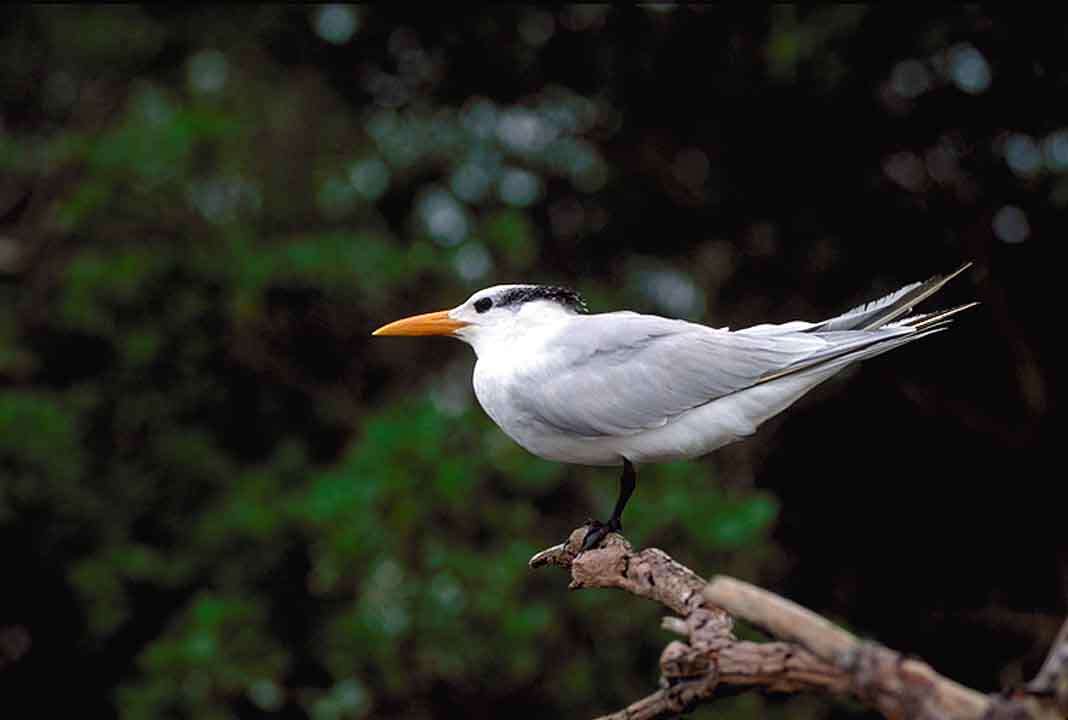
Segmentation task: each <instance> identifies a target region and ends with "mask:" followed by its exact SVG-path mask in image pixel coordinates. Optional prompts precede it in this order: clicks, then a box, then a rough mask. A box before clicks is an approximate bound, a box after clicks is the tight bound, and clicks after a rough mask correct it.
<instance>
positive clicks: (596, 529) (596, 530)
mask: <svg viewBox="0 0 1068 720" xmlns="http://www.w3.org/2000/svg"><path fill="white" fill-rule="evenodd" d="M586 524H587V525H589V527H590V529H589V530H587V531H586V537H585V538H584V539H583V541H582V552H586V551H587V550H593V549H594V548H595V547H597V546H598V545H600V544H601V542H602V541H603V540H604V539H605V538H606V537H608V533H614V532H623V523H621V522H620V521H619V518H612V519H611V520H609V521H608V522H606V523H603V522H601V521H600V520H589V521H587V522H586Z"/></svg>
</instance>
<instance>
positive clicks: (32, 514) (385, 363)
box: [0, 4, 1068, 720]
mask: <svg viewBox="0 0 1068 720" xmlns="http://www.w3.org/2000/svg"><path fill="white" fill-rule="evenodd" d="M1066 40H1068V26H1066V25H1065V23H1064V22H1063V21H1062V20H1061V19H1060V18H1059V17H1053V16H1043V15H1042V14H1041V13H1040V12H1039V11H1038V10H1036V9H1035V8H1032V7H1029V6H1024V5H1020V4H1017V5H1016V6H1014V7H1010V8H1005V7H1003V6H998V7H984V6H974V5H972V6H967V7H947V8H937V9H931V8H926V7H920V6H906V7H900V6H890V5H878V6H873V7H863V6H845V7H838V6H835V7H821V8H794V7H789V6H781V7H775V8H771V9H767V8H756V7H754V8H740V7H737V6H732V7H703V6H697V7H682V6H672V5H657V6H650V7H642V8H622V7H620V8H617V7H606V6H543V7H538V8H534V7H526V6H515V7H497V8H493V9H484V10H477V11H475V10H471V11H467V10H462V9H457V8H456V7H454V6H446V5H439V6H433V5H432V6H428V7H427V6H424V7H416V6H415V5H411V6H402V7H396V6H394V5H390V6H387V5H380V6H373V7H344V6H321V7H296V8H280V7H253V6H248V7H246V6H232V7H224V8H195V9H180V8H173V7H163V6H152V7H134V6H130V7H97V8H59V7H36V8H28V7H5V8H4V9H3V10H0V168H2V172H0V217H2V222H3V224H2V226H0V567H2V568H3V569H2V571H0V572H2V574H0V695H2V697H3V698H4V701H3V702H4V705H5V707H7V708H13V707H19V706H20V703H23V704H22V705H21V707H26V708H32V709H33V711H34V712H35V713H37V714H39V713H41V712H49V711H52V710H56V709H59V708H61V707H64V706H68V705H73V706H74V707H76V708H77V709H78V710H79V711H80V712H81V713H82V714H84V715H86V716H91V717H98V716H99V717H118V716H122V717H131V718H136V717H144V718H149V717H152V718H154V717H196V718H215V717H219V718H222V717H258V716H262V715H275V716H279V717H286V718H291V717H292V718H303V717H312V718H316V719H320V718H321V719H324V720H325V719H329V718H348V717H364V716H372V715H373V716H374V717H398V718H399V717H404V718H417V717H465V718H480V717H496V716H498V715H499V714H500V713H501V712H502V711H503V712H508V713H509V714H510V715H514V716H516V717H576V718H578V717H586V716H592V715H595V714H601V713H606V712H609V711H612V710H615V709H617V708H618V707H620V706H622V705H624V704H626V703H627V702H630V701H632V700H635V699H637V698H639V697H641V696H643V695H645V694H647V693H648V692H651V691H652V690H653V689H655V686H656V660H657V657H658V655H659V652H660V650H661V648H662V647H663V645H664V644H665V643H666V642H667V641H668V639H669V638H668V637H667V636H666V635H665V633H664V632H662V631H660V630H659V629H658V620H657V618H658V616H659V614H658V609H657V608H654V607H650V606H649V604H648V603H644V602H642V601H639V600H638V599H636V598H632V597H629V596H624V595H621V594H614V593H609V592H583V593H568V592H567V591H566V590H565V584H566V582H565V578H564V577H563V576H562V575H560V574H557V573H553V572H540V573H531V572H529V571H528V570H527V568H526V560H527V558H528V557H529V556H530V555H531V554H532V553H533V552H535V551H537V550H539V549H541V548H542V547H545V546H548V545H551V544H553V543H555V542H558V541H559V540H560V539H562V538H563V537H564V536H565V535H566V533H567V532H568V531H569V530H570V529H571V528H573V527H575V526H576V525H577V524H579V523H580V522H581V521H582V520H583V519H584V518H586V517H588V516H590V515H604V514H605V513H606V512H607V510H608V509H609V507H610V505H611V501H612V499H613V497H614V493H615V489H616V487H615V483H616V477H615V472H614V471H610V470H605V469H591V468H580V467H570V466H561V465H556V464H552V463H547V462H543V461H540V460H538V459H536V458H532V457H530V456H529V455H527V454H525V453H524V452H523V451H522V450H521V449H519V448H517V447H516V446H514V444H512V443H511V442H510V441H508V440H507V438H505V437H504V436H503V434H502V433H500V431H498V430H497V429H496V428H495V427H493V426H492V424H491V423H490V422H489V421H488V420H487V419H486V418H485V416H484V415H483V414H482V412H481V410H480V409H479V408H478V407H477V404H475V402H474V399H473V396H472V393H471V390H470V370H471V366H472V364H473V357H472V354H471V353H470V351H469V350H468V349H467V348H465V347H464V346H462V344H460V343H455V342H449V341H444V340H436V339H423V340H419V339H407V340H405V339H392V338H391V339H377V338H376V339H374V340H373V341H372V339H371V338H370V335H369V333H370V331H371V330H372V329H374V328H375V327H377V326H379V325H381V324H383V323H385V322H387V321H390V320H393V319H396V318H398V317H401V316H404V315H408V314H412V313H416V312H423V311H427V310H432V309H437V308H443V307H450V306H452V305H455V304H458V303H459V302H461V301H462V300H464V299H465V298H466V297H468V295H469V294H470V293H471V292H473V291H474V290H476V289H478V288H480V287H484V286H488V285H492V284H496V283H503V282H516V281H541V282H557V283H564V284H569V285H572V286H574V287H576V288H577V289H579V290H580V291H582V292H583V293H584V294H585V295H586V296H587V299H588V300H589V302H590V306H591V308H592V310H593V311H595V312H596V311H605V310H612V309H617V308H620V307H628V308H632V309H636V310H641V311H647V312H656V313H661V314H665V315H672V316H677V317H686V318H689V319H693V320H697V321H702V322H707V323H710V324H714V325H716V326H725V325H729V326H732V327H741V326H744V325H747V324H753V323H757V322H766V321H786V320H790V319H795V318H808V319H819V318H822V317H826V316H828V315H831V314H834V313H835V312H838V311H841V310H844V309H846V308H847V307H849V306H851V305H853V304H856V303H859V302H862V301H865V300H868V299H871V298H872V297H874V296H876V295H878V294H879V293H882V292H887V291H889V290H892V289H894V288H896V287H897V286H900V285H902V284H905V283H906V282H911V281H914V280H919V279H923V278H925V277H927V276H929V275H931V274H934V273H936V272H945V271H948V270H951V269H953V268H954V267H956V266H958V265H959V264H960V263H962V262H963V261H966V260H972V261H974V262H975V265H974V267H973V268H972V269H970V270H969V271H968V272H967V273H965V274H964V275H963V276H961V277H960V278H959V279H957V280H956V281H955V282H954V283H953V284H952V285H951V286H950V287H948V288H947V289H946V290H945V291H944V292H943V293H942V294H941V295H940V296H939V298H938V299H937V300H936V303H935V304H936V305H937V304H946V305H948V304H951V303H958V302H966V301H968V300H971V299H977V300H979V301H981V302H982V305H981V306H980V307H979V308H978V309H976V310H973V311H970V312H969V313H967V314H966V315H964V316H962V317H961V318H960V319H959V321H958V322H957V323H956V325H955V327H954V328H953V329H952V331H951V332H949V333H945V334H942V335H939V336H938V337H935V338H932V339H930V340H927V341H924V342H923V343H918V344H916V345H911V346H909V347H908V348H905V349H902V350H899V351H896V352H894V353H893V354H891V355H888V356H885V357H881V358H879V359H876V360H873V361H872V362H869V363H866V364H865V365H864V366H862V367H859V368H855V369H851V370H849V371H847V372H845V373H843V374H842V375H841V376H840V377H839V378H836V379H835V380H833V381H831V382H828V383H827V384H825V385H824V386H822V387H820V388H819V389H818V390H816V391H814V392H813V393H812V394H811V395H810V396H808V397H806V398H805V399H804V400H803V401H801V402H800V403H799V404H798V405H796V406H795V407H794V408H792V409H791V410H790V411H789V412H788V413H786V414H785V415H784V416H782V417H781V418H777V419H776V420H774V421H772V422H770V423H769V424H768V425H767V426H766V427H765V428H763V429H762V430H761V431H760V432H759V433H758V434H757V435H756V436H755V437H754V438H752V439H749V440H747V441H745V442H743V443H739V444H737V445H734V446H730V447H728V448H725V449H724V450H722V451H720V452H718V453H716V454H714V455H713V456H711V457H710V458H708V459H706V460H703V461H699V462H691V463H679V464H672V465H666V466H659V467H650V468H644V469H643V470H642V473H641V476H640V479H639V486H638V493H637V495H636V497H635V499H634V501H633V502H632V504H631V507H630V508H629V509H628V515H627V530H628V535H629V536H630V537H631V539H632V540H634V541H635V542H637V543H639V544H641V545H653V544H655V545H658V546H660V547H663V548H664V549H666V550H668V551H669V552H670V553H672V554H673V555H674V556H675V557H677V558H678V559H680V560H681V561H683V562H685V563H687V564H688V565H690V566H691V567H693V568H694V569H696V570H697V571H699V572H702V573H704V574H707V575H710V574H713V573H716V572H726V573H731V574H734V575H736V576H739V577H741V578H744V579H746V580H750V581H753V582H757V583H759V584H761V585H763V586H765V587H768V588H770V589H773V590H775V591H777V592H780V593H783V594H785V595H787V596H789V597H791V598H793V599H795V600H797V601H799V602H801V603H803V604H805V605H808V606H810V607H812V608H814V609H816V610H818V611H819V612H821V613H824V614H826V615H828V616H829V617H831V618H834V619H836V620H838V621H840V622H842V623H843V624H845V625H846V626H847V627H849V628H851V629H852V630H854V631H856V632H859V633H861V634H862V635H865V636H869V637H874V638H877V639H879V640H880V641H882V642H885V643H887V644H889V645H891V646H893V647H896V648H898V649H901V650H905V651H909V652H912V653H915V654H917V655H920V656H922V657H923V658H925V659H926V660H928V661H929V662H931V663H932V664H933V665H934V666H935V667H936V668H937V669H939V670H940V671H942V672H943V673H945V674H947V675H949V676H950V677H953V678H954V679H957V680H959V681H961V682H963V683H965V684H969V685H972V686H974V687H976V688H977V689H980V690H983V691H996V690H998V689H1000V688H1003V687H1006V686H1010V685H1012V684H1013V683H1015V682H1019V681H1021V680H1023V679H1026V678H1028V677H1030V675H1031V674H1033V673H1034V671H1035V670H1036V669H1037V667H1038V664H1039V663H1040V661H1041V658H1042V657H1043V654H1044V652H1045V649H1046V646H1047V645H1048V643H1049V642H1050V640H1051V639H1052V636H1053V634H1054V632H1055V631H1056V629H1057V627H1058V625H1059V623H1060V622H1061V620H1062V619H1063V616H1064V614H1065V612H1066V606H1065V598H1066V595H1068V533H1066V532H1065V513H1064V504H1063V499H1062V496H1063V494H1064V493H1063V488H1064V473H1063V469H1062V466H1061V464H1060V462H1059V461H1060V455H1059V450H1058V447H1059V445H1058V442H1059V441H1061V437H1060V435H1061V426H1060V421H1061V418H1062V407H1061V402H1060V398H1061V393H1060V386H1059V381H1058V378H1057V376H1056V375H1055V369H1056V368H1057V367H1058V366H1060V364H1059V363H1058V362H1057V361H1056V360H1055V359H1054V344H1055V342H1056V338H1057V337H1058V335H1059V331H1060V327H1061V324H1062V320H1061V316H1062V307H1063V300H1062V298H1061V290H1062V283H1063V281H1062V280H1061V277H1062V265H1061V264H1060V263H1059V262H1058V259H1059V257H1060V253H1058V252H1057V251H1056V248H1057V247H1059V246H1061V245H1063V237H1062V230H1061V227H1062V226H1063V223H1064V220H1065V211H1066V205H1068V54H1066V53H1065V52H1064V48H1065V42H1066ZM863 713H864V711H863V710H862V709H861V708H859V707H856V706H853V705H848V704H842V703H835V702H830V701H826V700H825V699H822V698H791V699H782V698H770V699H769V698H763V697H760V696H757V695H752V694H750V695H744V696H741V697H738V698H732V699H729V700H724V701H720V702H718V703H716V704H714V705H713V706H711V707H706V708H704V709H702V710H701V711H699V712H698V713H696V715H697V716H702V717H713V716H716V717H749V716H771V717H778V716H783V717H785V716H787V715H789V716H790V717H830V716H839V717H845V716H859V715H862V714H863Z"/></svg>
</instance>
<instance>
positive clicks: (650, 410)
mask: <svg viewBox="0 0 1068 720" xmlns="http://www.w3.org/2000/svg"><path fill="white" fill-rule="evenodd" d="M805 325H807V323H806V324H805ZM798 329H800V328H798ZM885 332H886V333H887V334H884V331H875V332H872V331H868V332H837V333H828V334H827V335H816V334H812V333H806V332H803V331H802V332H798V331H796V330H793V329H792V328H791V329H780V331H779V332H777V333H759V332H757V333H747V332H745V331H742V332H730V331H727V330H716V329H713V328H709V327H705V326H703V325H695V324H693V323H687V322H683V321H681V320H668V319H666V318H661V317H656V316H653V315H639V314H636V313H629V312H622V313H605V314H601V315H585V316H582V315H580V316H576V317H575V318H574V319H572V320H571V321H569V322H568V323H567V324H566V325H565V326H564V327H563V328H562V329H561V331H560V332H559V333H558V334H557V335H555V336H554V337H553V338H550V339H549V340H548V342H547V343H546V345H545V347H544V348H543V352H540V353H537V354H536V355H537V357H536V358H528V359H525V360H523V361H521V362H520V363H519V368H520V369H519V373H518V375H517V376H516V377H515V380H516V382H515V383H514V385H512V387H511V388H510V392H511V395H512V400H513V401H514V403H515V405H516V408H517V409H518V410H520V411H521V412H523V413H526V414H527V415H528V416H529V417H531V418H532V419H535V420H538V421H540V422H543V423H546V424H548V425H551V426H553V427H555V428H557V429H559V430H562V431H565V432H569V433H574V434H578V435H583V436H587V437H595V436H605V435H610V436H618V435H630V434H634V433H637V432H641V431H642V430H647V429H650V428H654V427H659V426H662V425H665V424H666V423H668V422H670V420H671V419H672V418H674V417H675V416H677V415H679V414H680V413H683V412H685V411H686V410H690V409H692V408H695V407H697V406H699V405H703V404H705V403H708V402H710V401H712V400H715V399H717V398H720V397H723V396H724V395H728V394H730V393H733V392H737V391H739V390H743V389H745V388H747V387H751V386H752V385H755V384H757V383H759V382H761V381H762V380H763V379H765V378H768V377H773V376H778V375H780V374H783V373H784V372H788V371H789V370H790V369H791V368H793V367H801V368H803V367H810V366H811V364H812V363H815V362H819V360H820V359H821V358H826V357H832V356H835V355H839V354H841V353H844V352H849V351H850V349H852V348H854V347H858V346H861V345H868V344H871V343H872V342H876V341H878V340H882V339H886V338H887V337H888V336H889V335H890V334H893V335H897V334H899V332H900V331H893V330H891V331H885Z"/></svg>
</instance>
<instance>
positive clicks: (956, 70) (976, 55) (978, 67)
mask: <svg viewBox="0 0 1068 720" xmlns="http://www.w3.org/2000/svg"><path fill="white" fill-rule="evenodd" d="M949 76H950V78H951V79H952V80H953V84H954V85H956V86H957V87H958V88H960V89H961V90H963V91H964V92H966V93H969V94H970V95H979V94H981V93H984V92H986V91H987V89H988V88H989V87H990V80H991V77H990V65H989V63H987V61H986V58H985V57H983V54H982V53H981V52H979V51H978V50H977V49H975V47H974V46H972V45H968V44H965V43H961V44H959V45H954V46H953V47H952V48H950V50H949Z"/></svg>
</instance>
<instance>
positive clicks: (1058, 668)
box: [530, 527, 1068, 720]
mask: <svg viewBox="0 0 1068 720" xmlns="http://www.w3.org/2000/svg"><path fill="white" fill-rule="evenodd" d="M585 534H586V528H585V527H581V528H577V529H576V530H574V531H573V532H572V533H571V536H570V537H569V538H568V540H567V542H564V543H561V544H560V545H556V546H554V547H551V548H548V549H546V550H543V551H542V552H540V553H538V554H537V555H535V556H534V557H533V558H531V560H530V566H531V567H534V568H537V567H542V566H545V565H557V566H560V567H563V568H566V569H567V570H568V571H569V572H570V574H571V584H570V586H569V587H571V588H572V589H579V588H617V589H620V590H625V591H626V592H629V593H631V594H633V595H637V596H639V597H644V598H648V599H649V600H653V601H656V602H658V603H660V604H662V605H664V606H665V607H667V608H669V609H670V610H671V611H673V612H674V613H676V614H677V615H678V616H679V617H668V618H664V620H663V623H662V624H663V627H664V628H665V629H666V630H669V631H670V632H673V633H675V634H676V635H679V636H681V637H683V638H685V642H684V641H680V640H674V641H672V642H670V643H669V644H668V645H667V647H666V648H664V652H663V653H662V654H661V656H660V673H661V689H660V690H658V691H657V692H655V693H653V694H651V695H649V696H647V697H645V698H642V699H641V700H639V701H637V702H635V703H633V704H631V705H629V706H628V707H626V708H624V709H623V710H620V711H619V712H617V713H614V714H612V715H606V716H605V717H604V718H601V720H651V719H652V718H660V717H667V716H671V715H677V714H679V713H682V712H685V711H686V710H688V709H689V708H692V707H693V706H694V705H696V704H698V703H702V702H707V701H709V700H711V699H713V698H714V697H716V696H717V695H724V694H727V693H729V692H731V693H733V692H738V691H740V690H746V689H755V690H760V691H763V692H777V693H795V692H805V691H809V692H811V691H815V692H823V693H827V694H831V695H850V696H853V697H855V698H857V699H858V700H860V701H861V702H863V703H865V704H867V705H869V706H870V707H873V708H875V709H877V710H879V711H880V712H881V713H882V714H883V715H885V716H886V717H888V718H920V719H923V720H928V719H929V720H943V719H945V720H948V719H949V718H955V719H957V718H959V719H960V720H999V719H1002V718H1004V719H1005V720H1008V718H1012V719H1013V720H1059V719H1060V718H1062V717H1064V715H1063V707H1062V708H1061V710H1058V709H1057V707H1058V706H1059V705H1058V704H1059V703H1061V702H1063V698H1064V697H1065V694H1066V693H1065V686H1066V683H1068V625H1066V627H1065V629H1064V630H1062V631H1061V635H1060V636H1059V638H1058V642H1057V643H1055V645H1054V649H1053V650H1052V651H1051V653H1050V657H1049V659H1047V661H1046V664H1045V666H1044V667H1043V669H1042V671H1041V672H1040V673H1039V675H1038V677H1036V678H1035V680H1034V681H1033V682H1032V683H1031V685H1029V686H1028V688H1027V689H1026V691H1025V692H1021V693H1018V694H1016V695H1014V696H1013V697H1001V696H988V695H983V694H981V693H978V692H976V691H974V690H971V689H969V688H966V687H964V686H962V685H960V684H958V683H955V682H953V681H952V680H949V679H947V678H944V677H942V676H941V675H939V674H938V673H936V672H935V671H934V670H933V669H931V667H930V666H928V665H927V664H926V663H924V662H922V661H920V660H915V659H909V658H905V657H903V656H902V655H900V654H899V653H897V652H894V651H893V650H890V649H888V648H885V647H883V646H881V645H879V644H877V643H872V642H867V641H862V640H860V639H858V638H856V637H855V636H853V635H852V634H851V633H849V632H847V631H845V630H843V629H842V628H839V627H837V626H836V625H834V624H833V623H831V622H830V621H828V620H826V619H825V618H822V617H820V616H819V615H816V614H815V613H813V612H811V611H809V610H806V609H805V608H803V607H801V606H800V605H797V604H796V603H793V602H791V601H789V600H786V599H784V598H781V597H779V596H777V595H775V594H773V593H770V592H768V591H766V590H762V589H760V588H758V587H755V586H753V585H750V584H748V583H744V582H741V581H739V580H734V579H732V578H728V577H722V576H721V577H717V578H715V579H714V580H713V581H712V582H711V583H706V582H705V581H704V580H703V579H702V578H701V577H700V576H699V575H697V574H696V573H694V572H693V571H692V570H690V569H689V568H687V567H686V566H684V565H682V564H680V563H678V562H676V561H675V560H673V559H672V558H671V557H670V556H669V555H667V554H666V553H664V552H663V551H661V550H657V549H655V548H649V549H645V550H641V551H637V552H636V551H634V549H633V548H632V547H631V545H630V543H629V542H628V541H627V540H626V538H624V537H623V536H621V535H618V534H611V535H609V536H608V537H607V538H606V540H605V541H604V543H602V545H601V547H599V548H596V549H594V550H590V551H587V552H580V548H581V546H582V540H583V538H584V537H585ZM735 616H737V617H739V618H743V619H745V620H747V621H749V622H751V623H753V624H754V625H756V626H758V627H761V628H763V629H764V630H766V631H767V632H768V633H769V634H771V635H772V636H774V637H775V638H777V639H778V640H779V641H778V642H766V643H753V642H747V641H741V640H738V639H737V637H735V635H734V633H733V626H734V617H735Z"/></svg>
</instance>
